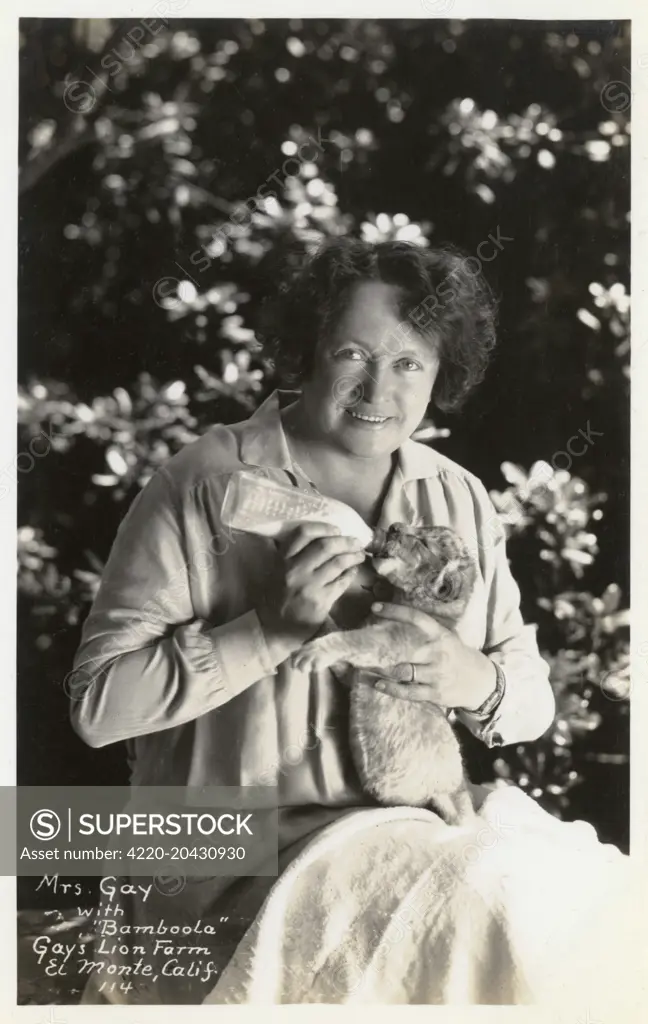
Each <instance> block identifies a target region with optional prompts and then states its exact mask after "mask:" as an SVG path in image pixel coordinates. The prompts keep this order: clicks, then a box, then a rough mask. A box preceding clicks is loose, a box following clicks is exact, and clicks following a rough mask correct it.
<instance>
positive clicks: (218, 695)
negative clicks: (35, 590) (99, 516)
mask: <svg viewBox="0 0 648 1024" xmlns="http://www.w3.org/2000/svg"><path fill="white" fill-rule="evenodd" d="M176 508H177V505H176V501H175V496H174V492H173V483H172V481H171V480H170V478H167V475H166V474H165V472H164V470H161V471H159V472H158V473H156V474H155V475H154V476H153V477H152V478H151V480H150V481H149V482H148V484H147V485H146V486H145V487H144V488H143V490H142V491H140V493H139V494H138V495H137V497H136V498H135V500H134V502H133V504H132V506H131V508H130V509H129V511H128V513H127V515H126V517H125V519H124V520H123V522H122V524H121V526H120V528H119V530H118V533H117V537H116V539H115V542H114V544H113V547H112V550H111V552H110V557H109V559H108V562H107V563H106V566H105V569H104V573H103V575H102V580H101V584H100V587H99V590H98V592H97V595H96V597H95V600H94V603H93V605H92V608H91V610H90V613H89V615H88V618H87V619H86V621H85V623H84V626H83V631H82V637H81V644H80V646H79V649H78V651H77V654H76V657H75V660H74V666H73V670H72V672H71V673H70V675H69V676H68V678H67V680H66V690H67V693H68V695H69V696H70V699H71V708H70V718H71V722H72V726H73V728H74V729H75V731H76V732H77V733H78V734H79V736H81V738H82V739H83V740H85V742H86V743H88V744H89V745H90V746H92V747H102V746H105V745H106V744H108V743H114V742H117V741H118V740H124V739H128V738H131V737H135V736H141V735H145V734H148V733H153V732H159V731H161V730H163V729H169V728H171V727H172V726H176V725H180V724H182V723H184V722H187V721H191V720H193V719H195V718H198V717H199V716H200V715H204V714H206V713H207V712H209V711H212V710H214V709H215V708H218V707H220V706H221V705H222V704H225V703H226V702H227V701H229V700H231V699H232V698H233V697H235V696H236V695H237V694H239V693H240V692H241V691H243V690H245V689H247V687H249V686H251V685H252V684H253V683H255V682H257V681H258V680H260V679H261V678H263V677H264V676H269V675H273V674H274V671H275V669H276V667H277V665H278V664H280V663H281V661H283V660H284V659H285V658H286V657H287V656H288V654H290V653H291V652H292V650H294V649H296V648H297V647H298V646H299V644H300V643H301V642H303V639H304V638H303V637H296V636H294V635H291V636H288V635H287V636H275V635H269V634H268V632H267V630H264V629H263V628H262V626H261V623H260V621H259V618H258V615H257V613H256V611H249V612H246V613H245V614H244V615H241V616H239V617H238V618H235V619H233V620H232V621H230V622H227V623H225V624H224V625H217V626H213V625H210V624H209V623H207V622H205V621H203V620H201V619H197V618H196V615H195V611H194V609H193V606H192V602H191V589H190V582H189V561H188V558H187V553H186V550H185V544H184V539H183V530H182V524H181V520H180V516H179V513H178V512H177V511H176Z"/></svg>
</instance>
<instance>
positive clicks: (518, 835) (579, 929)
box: [205, 786, 646, 1024]
mask: <svg viewBox="0 0 648 1024" xmlns="http://www.w3.org/2000/svg"><path fill="white" fill-rule="evenodd" d="M635 873H636V869H635V867H634V863H633V862H632V861H631V859H630V858H628V857H625V856H624V855H623V854H621V853H620V851H619V850H617V849H616V847H614V846H611V845H604V844H601V843H599V841H598V839H597V837H596V834H595V832H594V829H593V828H592V827H591V826H590V825H588V824H586V823H585V822H574V823H566V822H561V821H559V820H557V819H556V818H554V817H552V816H551V815H549V814H547V813H546V812H545V811H543V810H542V809H541V808H540V807H539V806H538V805H537V804H536V803H535V802H534V801H533V800H531V799H530V798H529V797H527V796H525V795H524V793H522V792H521V791H520V790H519V789H516V788H515V787H510V786H503V787H497V788H495V789H493V790H489V791H488V795H487V797H486V799H485V801H484V803H483V805H482V807H481V810H480V815H479V825H478V826H477V827H470V828H468V827H465V828H458V827H450V826H448V825H446V824H445V823H444V822H442V821H441V820H440V819H439V818H438V817H437V815H435V814H434V813H432V812H431V811H427V810H423V809H417V808H407V807H405V808H377V809H367V810H362V811H357V812H354V813H351V814H349V815H348V816H347V817H344V818H341V819H339V820H338V821H336V822H334V823H333V824H332V825H330V826H328V827H327V828H325V829H323V830H322V832H320V833H319V834H318V835H317V836H316V837H315V838H314V839H313V840H312V841H311V842H310V843H309V844H308V845H307V846H306V847H305V848H304V849H303V850H302V851H301V853H300V854H299V855H298V857H297V858H296V860H295V861H293V863H292V864H291V865H290V866H289V867H288V868H287V869H286V871H285V872H284V874H283V875H282V876H281V877H280V878H279V879H278V880H277V882H276V883H275V885H274V886H273V888H272V890H271V892H270V894H269V895H268V898H267V899H266V901H265V903H264V905H263V907H262V908H261V911H260V912H259V914H258V916H257V918H256V920H255V922H254V923H253V925H252V926H251V927H250V929H249V930H248V931H247V932H246V934H245V936H244V938H243V940H242V941H241V943H240V944H239V946H238V948H237V950H236V953H235V954H234V957H233V958H232V960H231V961H230V963H229V964H228V966H227V967H226V969H225V971H224V972H223V974H222V976H221V977H220V979H219V981H218V983H217V985H216V987H215V988H214V990H213V991H212V992H211V993H210V995H209V996H208V997H207V998H206V999H205V1004H214V1003H246V1004H248V1003H249V1004H255V1003H256V1004H272V1003H309V1002H310V1003H351V1004H354V1003H355V1004H361V1003H428V1004H431V1003H436V1004H446V1005H447V1004H464V1005H465V1004H473V1005H474V1004H484V1003H491V1004H493V1003H494V1004H523V1003H537V1004H551V1005H552V1006H553V1007H554V1008H555V1013H554V1016H553V1017H552V1019H553V1020H554V1021H559V1020H563V1019H564V1020H565V1021H567V1020H570V1021H571V1022H572V1024H573V1022H574V1021H575V1020H577V1019H579V1017H581V1018H582V1019H583V1020H585V1019H588V1020H589V1019H591V1020H594V1019H601V1020H606V1019H607V1020H608V1021H610V1020H612V1019H615V1020H619V1019H620V1017H619V1011H620V1010H628V1011H631V1012H632V1014H634V1013H635V1012H636V1011H637V1008H638V1006H639V1005H640V1004H639V1002H638V1000H639V998H640V994H638V992H637V988H638V985H639V978H640V972H641V970H642V967H643V964H645V962H646V961H645V955H646V946H645V930H644V928H643V927H642V920H641V918H642V916H643V915H637V914H636V913H633V909H632V908H633V905H634V907H637V906H638V905H639V903H640V899H639V898H638V896H639V893H638V891H637V888H636V882H635V881H634V876H635ZM642 958H644V959H643V963H642ZM642 998H643V997H642ZM570 1008H571V1009H570ZM570 1012H571V1014H572V1016H571V1017H570V1016H569V1014H570ZM612 1012H613V1013H614V1014H615V1016H614V1018H613V1017H612V1016H610V1013H612ZM556 1013H557V1014H558V1016H556V1015H555V1014H556ZM586 1013H587V1014H589V1015H590V1016H589V1017H587V1018H586ZM622 1019H632V1017H625V1016H624V1017H623V1018H622Z"/></svg>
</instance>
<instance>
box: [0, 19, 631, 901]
mask: <svg viewBox="0 0 648 1024" xmlns="http://www.w3.org/2000/svg"><path fill="white" fill-rule="evenodd" d="M149 25H151V26H152V28H151V29H150V30H146V31H145V33H144V38H143V39H141V40H140V33H141V23H140V22H138V21H135V20H133V21H120V22H119V21H110V20H92V21H88V20H84V19H76V20H75V19H56V20H53V19H49V20H41V19H23V20H22V21H21V38H20V139H19V159H20V163H21V194H20V210H19V281H18V288H19V320H20V322H19V374H20V403H19V420H20V428H19V442H18V451H19V452H22V453H27V454H26V455H23V457H22V458H20V459H19V461H18V464H17V472H16V473H15V476H17V477H18V480H19V489H18V512H19V520H18V521H19V523H20V530H19V538H18V549H19V580H18V613H19V638H18V640H19V648H18V651H19V653H18V659H19V663H18V686H19V693H18V706H19V718H18V764H19V768H18V771H19V782H20V783H22V784H48V783H52V784H54V783H56V784H57V785H62V784H69V785H73V784H81V783H87V781H88V779H92V780H93V781H94V782H96V783H98V784H107V783H117V782H126V781H127V776H126V768H125V760H124V752H123V748H122V745H121V744H117V745H115V746H112V747H108V748H104V749H101V750H91V749H90V748H87V747H86V746H85V745H84V744H83V743H82V742H81V740H79V739H78V738H77V737H76V736H75V734H74V733H73V732H72V730H71V728H70V726H69V723H68V698H67V695H66V682H65V681H66V676H67V674H68V673H69V672H70V670H71V667H72V659H73V656H74V652H75V649H76V646H77V644H78V642H79V631H80V625H81V623H82V621H83V618H84V617H85V615H86V614H87V611H88V608H89V602H90V601H91V599H92V596H93V594H94V593H95V591H96V587H97V584H98V580H99V576H100V573H101V567H102V564H103V563H104V561H105V559H106V556H107V553H108V551H109V549H110V545H111V543H112V540H113V538H114V535H115V532H116V529H117V526H118V523H119V522H120V520H121V519H122V517H123V515H124V513H125V511H126V509H127V508H128V506H129V504H130V502H131V501H132V499H133V497H134V496H135V494H136V493H137V491H138V490H139V488H140V487H141V486H142V485H143V484H144V483H145V482H146V480H147V479H148V478H149V477H150V475H151V474H152V472H154V470H155V469H156V468H157V467H158V466H159V465H161V464H163V463H164V462H165V461H166V460H167V459H168V458H169V457H170V456H171V455H172V454H173V453H174V452H175V451H177V450H178V449H179V448H180V447H181V446H182V445H183V444H185V443H187V442H189V441H191V440H192V439H193V438H195V437H197V436H198V435H199V434H200V433H201V432H202V431H203V430H204V429H206V428H207V427H208V426H209V425H211V424H212V423H215V422H219V421H220V422H233V421H236V420H240V419H243V418H245V417H247V416H248V415H249V414H250V412H251V411H253V409H254V408H255V407H256V406H257V405H258V404H259V402H260V401H261V400H262V399H263V398H264V397H265V396H266V395H267V394H268V393H269V391H270V390H271V389H272V388H273V387H275V386H276V384H277V383H278V382H277V380H276V378H275V377H274V374H273V370H272V366H271V365H270V363H269V362H268V361H267V360H266V359H264V358H263V355H262V354H261V353H260V352H259V351H258V348H257V346H256V342H255V338H254V329H255V324H256V322H257V321H256V318H257V316H258V311H259V303H260V301H261V299H262V297H263V296H264V295H265V294H268V292H269V291H271V290H272V289H273V288H275V287H276V286H277V283H278V280H279V279H280V275H281V273H283V270H284V268H285V267H286V266H289V265H290V264H291V261H296V260H299V259H300V258H301V257H302V256H303V253H304V252H306V251H308V250H309V248H310V247H312V246H313V245H314V244H316V243H317V241H318V240H320V239H321V238H322V237H325V236H329V235H335V234H341V233H350V234H356V235H363V236H364V237H369V238H373V239H382V238H391V237H413V238H415V239H416V240H418V241H419V242H420V243H421V244H425V243H427V244H430V245H434V244H436V243H438V242H441V241H452V242H455V243H456V244H458V245H460V246H462V247H463V248H464V249H465V250H466V252H467V253H468V254H469V255H472V256H474V255H475V253H476V251H477V246H478V245H479V243H480V242H481V241H483V240H485V239H487V238H488V236H489V234H492V235H493V236H497V233H498V228H499V234H500V235H501V236H505V237H506V238H508V239H511V240H510V241H505V242H504V243H503V245H502V249H501V252H500V254H499V255H498V256H497V258H496V259H494V260H493V261H491V262H488V263H484V265H483V269H484V272H485V274H486V276H487V277H488V279H489V281H490V283H491V284H492V285H493V287H494V288H495V290H496V292H497V294H498V296H499V297H500V300H501V306H500V326H499V346H498V350H497V354H496V356H495V358H494V361H493V364H492V367H491V370H490V371H489V374H488V377H487V379H486V381H485V383H484V384H483V385H482V387H481V389H480V390H479V391H478V392H477V393H476V395H475V396H474V398H473V399H472V400H471V401H470V403H469V404H468V405H467V406H466V407H465V409H464V410H462V411H461V413H460V414H458V415H456V416H454V417H445V418H444V417H442V416H440V415H437V414H434V415H433V422H434V425H435V426H436V427H437V428H439V430H442V429H449V430H450V435H449V436H447V437H446V436H441V435H439V436H438V437H437V438H436V439H435V440H434V443H435V444H436V445H438V447H439V449H440V450H441V451H443V452H445V453H446V454H448V455H449V456H450V457H451V458H453V459H456V460H457V461H458V462H460V463H461V464H462V465H464V466H466V467H467V468H468V469H470V470H472V471H473V472H475V473H476V474H477V475H478V476H480V477H481V479H482V480H483V481H484V483H485V484H486V486H487V487H488V488H489V489H490V490H491V491H492V492H493V496H494V500H495V501H496V503H497V505H498V507H500V508H501V509H503V510H504V509H505V508H506V507H507V502H510V501H511V500H512V499H515V500H516V501H518V502H521V506H520V505H517V506H514V507H517V508H520V507H522V508H523V514H520V515H517V517H514V521H512V522H510V523H509V531H510V540H509V553H510V557H511V561H512V568H513V572H514V575H515V576H516V579H517V580H518V582H519V584H520V587H521V591H522V596H523V612H524V614H525V617H526V619H527V621H529V622H534V623H537V625H538V630H539V632H538V639H539V643H540V646H541V650H542V652H543V655H544V656H545V657H546V658H547V660H548V661H549V662H550V664H551V668H552V683H553V686H554V689H555V692H556V698H557V703H558V714H557V717H556V721H555V723H554V726H553V728H552V729H551V730H550V731H549V732H548V733H547V734H546V735H545V736H544V737H543V738H542V739H541V740H539V741H537V742H536V743H534V744H528V745H522V746H520V747H511V748H504V750H502V751H500V752H499V753H498V754H497V756H496V754H495V753H493V754H491V752H489V751H486V750H484V749H483V748H481V746H480V745H478V744H476V743H472V742H470V740H469V739H468V738H467V739H466V743H467V747H468V756H469V761H470V763H471V766H472V770H473V774H474V776H475V777H480V778H492V777H493V776H494V775H508V776H510V777H512V778H513V779H514V780H515V781H516V782H517V783H518V784H519V785H521V786H522V787H523V788H525V789H526V791H527V792H529V793H531V795H532V796H534V798H537V799H538V800H539V801H540V802H541V803H542V804H543V806H545V807H546V808H547V809H548V810H550V811H551V812H552V813H554V814H557V815H560V816H562V817H565V818H569V819H573V818H584V819H586V820H588V821H591V822H592V823H593V824H594V825H595V827H596V828H597V830H598V832H599V835H600V837H601V838H602V839H604V840H605V841H611V842H614V843H616V844H618V845H619V846H620V847H621V848H622V849H624V850H627V847H628V796H629V794H628V697H629V683H628V675H627V663H628V635H627V633H628V631H627V615H628V611H627V603H628V592H629V560H628V548H629V544H628V516H629V494H628V487H629V485H628V479H629V443H628V442H629V436H628V435H629V401H628V398H629V388H628V379H627V377H628V369H627V368H628V362H629V353H628V349H629V341H628V321H629V313H628V292H629V287H630V283H629V224H628V217H629V213H628V211H629V124H628V118H629V114H630V105H631V92H630V66H631V56H630V33H629V25H628V23H622V22H613V21H599V22H579V23H567V22H558V23H549V22H542V23H540V22H528V21H524V22H522V21H519V22H516V21H497V22H496V21H469V22H459V21H452V20H449V21H446V20H442V21H426V20H412V21H409V20H390V21H363V20H345V21H326V20H293V21H288V20H283V19H282V20H266V21H263V22H261V21H252V20H233V21H231V20H210V21H196V20H186V21H184V20H177V21H173V22H171V23H166V24H165V23H164V22H162V21H161V20H159V19H158V20H156V21H155V22H153V21H150V22H149ZM129 33H130V36H129ZM78 82H85V83H87V85H83V86H78V85H74V83H78ZM309 136H313V137H315V138H320V137H321V139H322V143H321V152H319V151H316V150H315V149H314V147H313V146H312V145H311V146H309V147H308V149H307V150H304V151H303V152H307V153H308V155H309V156H311V155H313V153H315V154H316V157H317V159H316V160H313V161H312V162H310V163H309V162H303V161H302V162H301V164H300V166H299V168H298V170H297V172H296V173H295V163H294V162H293V163H291V165H290V167H289V170H290V171H291V172H292V173H293V174H295V176H294V177H290V176H289V175H288V174H287V172H286V170H282V167H283V165H284V162H285V161H286V159H287V155H288V153H289V152H290V145H289V144H290V143H291V142H292V143H293V145H296V146H299V145H300V144H301V143H302V142H306V141H307V139H308V138H309ZM286 144H288V147H287V148H286ZM282 146H283V147H284V148H283V149H282ZM272 174H274V175H275V179H274V184H273V183H271V182H268V177H269V176H270V175H272ZM264 183H266V193H267V191H268V190H269V189H271V190H274V191H275V192H276V199H274V200H272V201H271V202H270V203H269V204H267V205H266V206H263V204H262V203H261V201H260V200H259V202H258V205H257V207H256V209H254V211H253V212H249V213H248V214H246V215H245V216H242V215H241V214H239V213H237V212H236V211H237V209H238V207H239V204H241V203H244V202H245V200H247V199H248V198H249V197H253V196H255V195H256V194H257V192H258V190H259V188H260V187H261V186H262V185H264ZM253 205H254V204H249V208H250V206H253ZM402 215H405V216H404V217H403V216H402ZM223 225H227V226H226V227H225V229H224V231H225V234H226V241H225V243H224V244H222V245H221V246H220V249H219V250H218V251H216V249H214V250H208V252H212V253H213V254H212V255H210V256H209V258H205V254H204V252H203V251H202V250H201V247H202V246H206V245H209V243H210V241H211V240H212V239H213V238H214V237H216V238H218V237H221V238H222V237H223V235H222V234H221V235H220V236H219V231H220V232H223ZM480 251H483V252H484V253H485V254H489V253H490V252H491V251H492V246H490V245H488V246H484V248H483V250H480ZM166 278H177V279H178V281H177V282H176V284H174V283H173V282H171V283H167V284H165V286H164V291H163V293H161V291H160V286H159V285H156V282H159V281H160V279H166ZM180 282H185V283H180ZM187 282H188V283H187ZM176 286H177V288H178V289H179V291H176ZM161 294H169V295H170V297H169V298H167V299H166V300H164V299H163V298H161ZM581 429H582V430H583V431H584V432H586V433H587V432H588V431H589V430H590V429H591V431H592V433H591V435H590V436H591V438H592V443H590V444H589V445H588V446H586V451H585V452H584V454H582V455H581V456H578V457H574V458H571V456H566V455H565V454H561V455H559V454H557V453H564V452H565V449H566V445H567V442H568V440H569V439H570V438H571V437H574V435H578V432H579V430H581ZM42 431H45V432H47V434H48V435H49V438H50V440H49V442H48V441H47V440H46V439H44V437H43V434H42V433H41V432H42ZM594 431H596V434H594V433H593V432H594ZM30 444H32V446H33V447H32V448H31V449H30V447H29V445H30ZM582 447H583V442H582V440H581V438H579V439H578V441H576V440H575V441H574V442H573V450H574V451H576V450H578V451H580V450H582ZM30 452H31V454H29V453H30ZM36 452H38V456H36V457H35V453H36ZM43 453H44V454H43ZM538 460H544V461H546V462H548V463H549V464H552V465H553V467H554V468H555V469H557V470H561V471H562V472H557V473H556V474H555V475H554V477H553V479H552V481H551V485H550V487H549V488H544V489H531V490H529V487H528V486H527V482H526V481H527V478H528V475H529V472H530V470H531V467H532V466H533V465H534V463H535V462H536V461H538ZM29 893H30V894H29V895H28V896H27V897H26V901H27V903H28V904H29V905H35V898H34V897H33V894H31V889H30V890H29ZM30 900H31V901H32V902H31V903H30Z"/></svg>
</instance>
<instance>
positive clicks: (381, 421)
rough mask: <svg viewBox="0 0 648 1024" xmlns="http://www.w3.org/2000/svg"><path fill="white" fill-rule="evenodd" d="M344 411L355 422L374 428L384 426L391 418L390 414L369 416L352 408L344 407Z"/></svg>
mask: <svg viewBox="0 0 648 1024" xmlns="http://www.w3.org/2000/svg"><path fill="white" fill-rule="evenodd" d="M345 412H346V414H347V416H350V417H351V419H352V420H353V421H354V422H355V423H358V424H359V425H360V426H363V427H370V428H373V429H374V430H376V429H378V428H379V427H384V425H385V423H388V422H389V421H390V420H391V419H392V417H391V416H369V415H368V414H367V413H360V412H356V411H355V410H353V409H346V410H345Z"/></svg>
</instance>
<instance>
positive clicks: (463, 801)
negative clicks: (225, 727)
mask: <svg viewBox="0 0 648 1024" xmlns="http://www.w3.org/2000/svg"><path fill="white" fill-rule="evenodd" d="M370 553H371V555H372V560H373V564H374V568H375V569H376V571H377V572H378V573H379V574H380V575H381V576H383V577H384V578H385V579H386V580H388V581H389V583H391V585H392V586H393V589H394V593H393V597H392V601H393V602H395V603H398V604H404V605H410V606H411V607H413V608H418V609H420V610H421V611H424V612H427V613H428V614H430V615H433V616H434V617H435V618H436V619H437V620H439V621H440V622H441V623H442V624H443V625H444V626H446V627H447V628H449V629H452V628H454V627H455V626H456V624H457V622H458V621H459V619H460V618H461V616H462V614H463V612H464V611H465V608H466V605H467V604H468V600H469V598H470V595H471V593H472V591H473V587H474V583H475V576H476V568H475V564H474V561H473V559H472V558H471V557H470V554H469V553H468V551H467V549H466V547H465V545H464V544H463V542H462V541H461V539H460V538H459V537H458V536H457V534H456V533H454V531H453V530H451V529H449V528H447V527H443V526H435V527H407V526H404V525H403V524H402V523H395V524H394V525H393V526H391V527H390V528H389V530H388V531H387V532H386V533H385V531H376V538H375V540H374V543H373V545H372V547H371V549H370ZM425 639H426V638H425V636H423V635H422V633H421V631H420V630H419V629H418V627H416V626H413V625H410V624H407V623H403V622H395V621H389V620H386V619H379V618H377V617H376V616H375V615H372V616H370V618H369V619H368V620H367V622H366V624H365V625H363V626H361V627H360V628H359V629H352V630H346V631H342V632H336V633H329V634H328V635H327V636H324V637H319V638H318V639H317V640H313V641H311V642H310V643H308V644H305V645H304V646H303V647H302V648H301V649H300V651H299V652H298V653H297V654H296V655H295V656H294V663H295V665H296V667H297V668H300V669H302V670H304V671H310V670H314V669H321V668H325V667H327V666H331V665H334V664H336V663H343V662H346V663H348V664H350V665H352V666H354V668H356V669H358V668H374V669H375V668H376V667H380V669H381V670H382V671H385V670H386V669H388V667H389V666H393V665H396V664H398V663H401V662H407V661H409V659H410V657H411V654H412V651H414V650H415V649H416V648H417V647H420V646H421V644H422V643H424V642H425ZM351 679H352V682H351V698H350V701H351V706H350V743H351V751H352V755H353V759H354V763H355V766H356V769H357V771H358V775H359V777H360V780H361V782H362V784H363V788H364V789H365V791H366V792H368V793H370V794H371V795H372V796H373V797H374V798H375V799H376V800H377V801H378V802H379V803H381V804H386V805H401V804H402V805H408V806H418V807H423V806H428V805H432V806H433V807H434V809H435V810H437V811H438V812H439V813H440V814H441V816H442V817H443V818H444V819H445V820H446V821H447V822H448V823H449V824H458V823H462V822H465V821H467V820H469V819H470V818H471V817H472V815H473V814H474V808H473V803H472V798H471V795H470V791H469V788H468V785H467V783H466V778H465V775H464V768H463V763H462V759H461V752H460V749H459V744H458V741H457V738H456V736H455V734H454V731H453V729H452V726H451V725H450V723H449V721H448V719H447V717H446V714H445V712H444V711H443V710H442V709H441V708H439V707H437V706H435V705H432V704H428V703H424V702H416V703H415V702H410V701H407V700H403V699H402V698H399V697H392V696H390V695H389V694H385V693H380V692H379V691H377V690H376V689H375V688H374V686H373V685H372V684H371V683H366V682H362V681H361V673H358V672H355V673H353V674H352V676H351ZM412 685H417V684H416V683H413V684H412Z"/></svg>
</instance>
